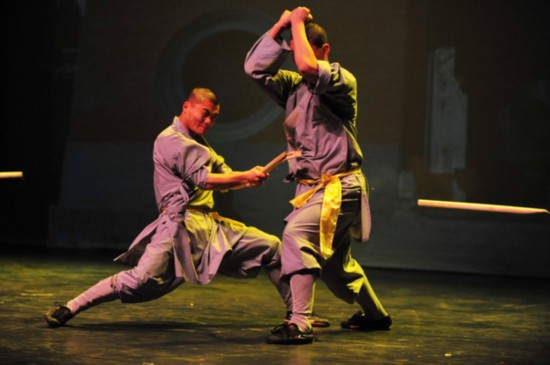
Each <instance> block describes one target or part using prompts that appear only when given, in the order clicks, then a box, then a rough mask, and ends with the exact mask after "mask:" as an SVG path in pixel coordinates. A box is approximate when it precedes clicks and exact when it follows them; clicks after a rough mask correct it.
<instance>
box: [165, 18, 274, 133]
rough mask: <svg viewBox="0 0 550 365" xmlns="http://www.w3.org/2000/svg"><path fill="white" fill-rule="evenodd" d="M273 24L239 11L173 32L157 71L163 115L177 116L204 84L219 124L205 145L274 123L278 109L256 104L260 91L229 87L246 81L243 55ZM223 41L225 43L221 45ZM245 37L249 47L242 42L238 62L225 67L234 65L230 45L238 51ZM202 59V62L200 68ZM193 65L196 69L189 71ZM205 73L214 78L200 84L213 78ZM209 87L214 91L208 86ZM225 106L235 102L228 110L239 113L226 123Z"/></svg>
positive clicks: (269, 104)
mask: <svg viewBox="0 0 550 365" xmlns="http://www.w3.org/2000/svg"><path fill="white" fill-rule="evenodd" d="M272 22H273V20H272V19H270V18H268V17H267V16H266V15H265V14H264V13H259V12H257V11H253V10H250V9H245V10H243V9H239V10H238V11H222V12H215V13H210V14H206V15H204V16H202V17H201V18H199V19H197V20H196V21H193V22H191V23H189V24H187V25H186V26H185V27H184V28H182V29H181V30H180V31H178V32H177V33H176V34H175V35H174V37H173V38H172V40H171V41H170V43H169V45H168V47H167V48H166V50H165V52H164V53H163V54H162V55H161V58H160V63H159V65H158V67H157V88H158V92H159V95H160V98H161V103H162V107H163V110H164V112H165V114H166V115H167V116H168V117H170V118H171V117H173V116H174V115H178V114H179V113H180V112H181V106H182V103H183V101H184V100H185V98H186V97H187V95H188V93H189V92H190V91H191V89H192V88H193V87H195V86H199V85H203V86H205V87H211V88H212V89H213V90H214V91H215V92H216V94H217V95H218V97H219V98H220V104H221V111H222V113H221V116H220V119H221V120H223V123H218V124H217V125H216V127H215V128H213V129H211V130H210V131H208V139H209V140H212V141H238V140H242V139H245V138H246V137H248V136H250V135H252V134H254V133H257V132H259V131H261V130H263V129H264V128H265V127H267V126H268V125H270V124H271V123H273V122H274V121H276V120H277V119H278V118H279V117H280V116H281V112H282V109H281V108H280V107H279V106H277V105H276V104H275V103H274V102H273V101H271V100H269V99H267V98H265V97H263V98H262V99H258V98H259V97H260V96H258V94H262V91H261V90H260V89H259V88H256V87H255V85H253V82H252V81H251V80H246V81H244V82H250V83H249V84H246V85H249V87H250V89H251V90H243V88H242V86H243V85H240V84H239V87H240V89H239V87H234V85H233V84H235V83H234V82H232V81H234V80H236V79H239V80H240V79H241V78H242V79H248V76H246V75H245V73H244V69H243V63H244V59H245V56H246V52H247V51H248V49H249V48H250V47H251V46H252V44H253V42H254V41H255V40H256V39H257V38H259V36H260V35H261V34H263V33H264V32H265V31H266V30H267V29H268V28H269V26H270V24H271V23H272ZM225 38H227V42H224V40H225ZM244 38H250V40H251V42H252V43H250V42H249V43H246V48H244V49H243V50H242V54H239V55H236V56H235V57H238V65H237V64H236V65H235V67H229V66H228V63H229V64H230V63H231V62H229V61H232V62H236V60H235V59H229V58H228V54H229V55H230V54H231V53H232V52H233V53H234V52H236V50H235V49H234V47H233V46H234V44H237V43H241V44H239V45H241V46H242V43H243V39H244ZM220 40H221V41H220ZM212 44H214V45H215V47H214V49H212V48H210V47H211V46H212ZM205 56H208V57H205ZM201 60H204V62H203V63H202V64H201ZM192 64H195V67H194V68H192V69H191V68H190V65H192ZM196 66H199V67H196ZM209 67H210V69H209ZM210 74H214V75H217V76H219V77H217V78H216V79H215V80H210V81H211V82H210V83H209V84H208V85H205V84H204V80H209V78H212V77H215V76H212V75H210ZM190 79H194V80H190ZM198 80H200V81H198ZM193 81H198V82H199V85H195V83H196V82H195V83H194V82H193ZM212 83H214V84H216V85H215V86H216V87H212V86H211V85H212ZM244 87H245V88H248V86H244ZM247 92H248V93H249V94H250V95H252V96H253V98H254V99H255V100H256V101H255V103H252V102H251V101H250V99H252V98H248V99H247V97H246V93H247ZM262 96H263V95H262ZM239 98H241V99H240V100H239ZM243 98H244V99H243ZM228 103H240V104H239V105H236V104H229V107H230V108H237V109H239V110H241V112H240V114H239V113H237V114H239V115H233V117H231V115H230V116H229V120H228V118H227V117H226V114H225V113H224V109H227V108H226V105H227V104H228ZM247 108H248V109H247ZM242 109H244V110H245V111H244V112H243V111H242Z"/></svg>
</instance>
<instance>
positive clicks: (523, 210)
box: [418, 199, 550, 214]
mask: <svg viewBox="0 0 550 365" xmlns="http://www.w3.org/2000/svg"><path fill="white" fill-rule="evenodd" d="M418 206H419V207H430V208H444V209H463V210H479V211H483V212H494V213H511V214H534V213H546V214H549V213H550V212H548V210H546V209H540V208H527V207H514V206H510V205H496V204H480V203H460V202H450V201H444V200H427V199H418Z"/></svg>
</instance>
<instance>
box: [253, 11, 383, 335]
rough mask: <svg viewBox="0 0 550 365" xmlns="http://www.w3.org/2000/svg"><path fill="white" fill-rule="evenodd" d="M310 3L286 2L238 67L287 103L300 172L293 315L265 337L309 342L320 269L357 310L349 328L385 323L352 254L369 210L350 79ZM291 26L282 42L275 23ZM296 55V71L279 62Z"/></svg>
mask: <svg viewBox="0 0 550 365" xmlns="http://www.w3.org/2000/svg"><path fill="white" fill-rule="evenodd" d="M312 19H313V17H312V15H311V13H310V11H309V9H308V8H305V7H298V8H296V9H294V10H293V11H292V12H291V11H288V10H285V11H284V12H283V13H282V15H281V17H280V18H279V20H278V21H277V22H276V23H275V24H274V25H273V27H272V28H271V29H269V30H268V31H267V33H266V34H264V35H263V36H262V37H261V38H260V39H259V40H258V41H257V42H256V43H255V44H254V46H253V47H252V49H251V50H250V51H249V52H248V54H247V57H246V61H245V65H244V67H245V71H246V73H247V74H248V75H249V76H250V77H252V78H253V79H254V80H255V81H257V83H258V84H259V85H260V86H261V87H262V88H263V89H264V90H266V91H267V93H268V94H269V96H270V97H271V98H272V99H273V100H274V101H275V102H276V103H277V104H278V105H280V106H281V107H283V108H284V109H285V121H284V128H285V133H286V138H287V143H288V150H289V151H301V157H298V158H296V159H293V160H291V161H289V166H290V172H291V174H290V175H289V180H297V182H298V185H297V188H296V197H295V198H294V199H293V200H292V201H291V203H292V204H293V205H294V207H295V209H294V210H293V211H292V212H291V213H290V215H288V216H287V217H286V226H285V229H284V232H283V237H282V241H283V251H282V274H283V276H284V277H286V278H287V279H289V281H290V288H291V293H292V298H293V302H294V303H293V311H292V315H291V317H290V320H289V321H288V322H286V323H283V324H281V325H279V326H278V327H275V328H274V329H273V330H272V334H271V335H270V336H269V337H268V338H267V342H268V343H275V344H303V343H311V342H313V331H312V326H311V320H310V317H311V312H312V307H313V302H314V286H315V280H316V279H317V278H318V277H319V278H320V279H321V280H323V281H324V282H325V283H326V285H327V287H328V288H329V289H330V290H331V291H332V292H333V293H334V295H336V296H337V297H338V298H340V299H342V300H344V301H346V302H348V303H350V304H352V303H358V304H359V306H360V307H361V311H358V312H357V313H356V314H354V315H353V316H352V317H351V318H349V319H348V320H346V321H344V322H342V323H341V326H342V327H343V328H349V329H356V330H388V329H389V328H390V327H391V324H392V321H391V317H390V316H389V315H388V313H387V312H386V311H385V310H384V308H383V306H382V304H381V303H380V301H379V300H378V298H377V297H376V294H375V293H374V291H373V289H372V287H371V285H370V284H369V281H368V280H367V277H366V276H365V273H364V272H363V269H362V268H361V266H360V265H359V263H357V261H355V260H354V259H353V258H352V257H351V243H350V242H351V240H350V235H352V236H353V237H354V238H355V239H358V240H361V241H366V240H368V237H369V234H370V210H369V203H368V196H367V193H368V192H367V186H366V185H367V184H366V179H365V177H364V175H363V173H362V171H361V164H362V161H363V156H362V152H361V149H360V147H359V144H358V142H357V130H356V120H357V84H356V80H355V77H354V76H353V75H352V74H351V73H350V72H349V71H347V70H346V69H344V68H343V67H342V66H340V64H338V63H329V61H328V56H329V52H330V45H329V43H328V39H327V35H326V33H325V31H324V30H323V28H322V27H321V26H319V25H318V24H315V23H313V22H311V21H312ZM286 29H290V31H291V37H292V38H291V40H290V44H289V45H288V44H287V42H286V41H285V40H283V38H282V36H281V35H282V32H283V31H284V30H286ZM289 54H293V58H294V62H295V64H296V66H297V69H298V72H293V71H289V70H283V69H281V66H282V64H283V62H284V60H285V59H286V57H287V56H288V55H289Z"/></svg>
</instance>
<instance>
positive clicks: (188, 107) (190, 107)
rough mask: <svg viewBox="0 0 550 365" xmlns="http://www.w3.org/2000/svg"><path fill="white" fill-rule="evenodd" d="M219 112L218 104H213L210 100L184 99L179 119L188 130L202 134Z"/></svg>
mask: <svg viewBox="0 0 550 365" xmlns="http://www.w3.org/2000/svg"><path fill="white" fill-rule="evenodd" d="M219 113H220V106H219V105H214V104H213V103H212V102H211V101H210V100H206V99H205V100H203V101H194V102H190V101H186V102H185V103H184V104H183V111H182V114H181V117H180V120H181V122H182V123H183V125H184V126H185V127H186V128H187V129H188V130H189V131H191V132H192V133H194V134H196V135H198V136H204V134H205V133H206V131H207V130H208V129H210V128H211V127H212V126H213V125H214V124H216V119H217V118H218V115H219Z"/></svg>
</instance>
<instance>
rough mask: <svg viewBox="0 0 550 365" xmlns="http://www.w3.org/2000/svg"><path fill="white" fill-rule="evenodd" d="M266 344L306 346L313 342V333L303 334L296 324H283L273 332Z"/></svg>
mask: <svg viewBox="0 0 550 365" xmlns="http://www.w3.org/2000/svg"><path fill="white" fill-rule="evenodd" d="M266 342H267V343H270V344H275V345H304V344H308V343H312V342H313V331H307V332H302V331H300V329H299V328H298V326H297V325H295V324H294V323H286V322H284V323H281V324H280V325H278V326H277V327H275V328H273V329H272V330H271V335H269V336H268V337H267V338H266Z"/></svg>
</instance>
